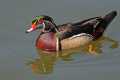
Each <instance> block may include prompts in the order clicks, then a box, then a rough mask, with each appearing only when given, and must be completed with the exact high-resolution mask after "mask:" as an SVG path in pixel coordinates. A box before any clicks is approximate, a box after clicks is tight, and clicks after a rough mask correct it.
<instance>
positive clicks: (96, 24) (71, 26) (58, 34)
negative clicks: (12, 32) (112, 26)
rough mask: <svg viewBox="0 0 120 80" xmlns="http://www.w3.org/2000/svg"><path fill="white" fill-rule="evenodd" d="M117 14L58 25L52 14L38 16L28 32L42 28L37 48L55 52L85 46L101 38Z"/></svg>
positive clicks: (112, 12) (111, 13)
mask: <svg viewBox="0 0 120 80" xmlns="http://www.w3.org/2000/svg"><path fill="white" fill-rule="evenodd" d="M116 15H117V12H116V11H111V12H110V13H108V14H107V15H105V16H103V17H93V18H89V19H86V20H83V21H80V22H74V23H66V24H62V25H56V24H55V23H54V20H53V19H52V17H50V16H46V15H41V16H36V17H35V19H34V20H33V21H32V24H31V28H29V29H28V30H26V33H29V32H32V31H35V30H37V29H39V30H40V34H39V36H38V38H37V39H36V44H35V45H36V48H38V49H41V50H44V51H48V52H55V51H61V50H66V49H72V48H76V47H80V46H83V45H85V44H88V43H90V42H91V41H94V40H97V39H98V38H100V37H101V36H102V35H103V33H104V31H105V29H106V28H107V26H108V24H109V23H110V22H111V21H112V20H113V19H114V18H115V16H116Z"/></svg>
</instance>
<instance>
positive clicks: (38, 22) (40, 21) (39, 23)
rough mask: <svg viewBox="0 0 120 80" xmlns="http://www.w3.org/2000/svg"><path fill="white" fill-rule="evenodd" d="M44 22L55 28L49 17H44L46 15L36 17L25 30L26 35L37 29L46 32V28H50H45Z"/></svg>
mask: <svg viewBox="0 0 120 80" xmlns="http://www.w3.org/2000/svg"><path fill="white" fill-rule="evenodd" d="M46 22H47V23H49V24H50V25H52V26H56V25H55V23H54V21H53V19H52V18H51V17H50V16H46V15H41V16H36V17H35V18H34V19H33V20H32V23H31V25H30V28H29V29H27V30H26V33H30V32H32V31H35V30H37V29H40V30H41V31H42V32H44V31H45V30H46V31H47V30H48V27H49V28H50V26H46Z"/></svg>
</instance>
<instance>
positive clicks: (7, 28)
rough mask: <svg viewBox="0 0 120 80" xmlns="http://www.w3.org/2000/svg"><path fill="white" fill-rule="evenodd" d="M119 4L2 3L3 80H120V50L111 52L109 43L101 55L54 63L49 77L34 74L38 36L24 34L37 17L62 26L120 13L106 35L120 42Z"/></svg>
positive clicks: (102, 0) (106, 0) (96, 0)
mask: <svg viewBox="0 0 120 80" xmlns="http://www.w3.org/2000/svg"><path fill="white" fill-rule="evenodd" d="M119 3H120V1H119V0H113V1H112V0H111V1H110V0H89V1H88V0H84V1H81V0H69V1H68V0H59V1H57V0H44V1H42V0H29V1H25V0H19V1H16V0H9V1H7V0H4V1H2V0H1V1H0V10H1V12H0V25H1V29H0V80H73V79H77V80H80V79H81V80H88V79H89V80H119V79H120V62H119V61H120V50H119V49H120V48H119V47H118V48H115V49H113V48H109V46H110V44H109V43H104V44H103V46H102V51H103V52H102V53H101V54H100V55H88V54H86V53H85V52H78V53H75V54H72V55H71V57H70V58H71V59H68V60H70V61H65V60H66V59H65V60H64V59H63V60H62V59H61V58H57V59H54V65H53V69H52V71H50V72H49V73H48V74H37V73H35V72H32V68H31V67H30V65H28V64H27V63H29V62H30V61H35V60H36V59H37V58H39V57H40V56H39V54H37V51H36V49H35V47H34V42H35V38H36V37H37V35H38V32H33V33H30V34H25V30H26V28H27V27H26V25H27V24H29V23H30V22H31V20H32V17H33V16H36V15H41V14H46V15H50V16H52V17H53V18H54V20H55V22H56V23H57V24H62V23H66V22H71V21H77V20H83V19H86V18H89V17H94V16H100V15H104V14H105V13H107V12H109V11H111V10H117V11H118V16H117V17H116V19H115V20H114V21H113V22H112V23H111V25H110V26H109V28H108V29H107V30H106V32H105V34H104V35H105V36H108V37H110V38H111V39H114V40H117V41H118V42H119V41H120V37H119V34H120V33H119V30H120V28H119V21H120V16H119V10H120V5H119ZM79 53H81V54H79ZM84 53H85V54H84ZM44 70H45V69H44Z"/></svg>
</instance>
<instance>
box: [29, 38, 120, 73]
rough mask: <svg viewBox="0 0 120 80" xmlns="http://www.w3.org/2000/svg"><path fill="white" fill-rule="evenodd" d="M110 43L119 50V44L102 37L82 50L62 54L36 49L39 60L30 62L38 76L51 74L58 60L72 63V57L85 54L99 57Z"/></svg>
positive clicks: (62, 52) (67, 51) (112, 47)
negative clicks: (106, 44)
mask: <svg viewBox="0 0 120 80" xmlns="http://www.w3.org/2000/svg"><path fill="white" fill-rule="evenodd" d="M105 43H110V44H111V46H110V48H111V49H114V48H118V42H117V41H115V40H113V39H111V38H109V37H104V36H102V37H101V38H100V39H98V40H96V41H94V42H91V43H89V44H87V45H85V46H82V47H80V48H75V49H71V50H64V51H61V52H54V53H48V52H44V51H42V50H40V49H36V50H37V52H38V58H36V59H34V60H32V61H30V62H29V65H30V66H31V68H32V71H33V72H34V73H38V74H50V73H52V72H53V70H54V65H55V64H56V61H57V60H58V59H61V60H63V61H72V60H73V58H72V55H75V54H80V53H85V54H89V55H99V54H100V53H102V52H103V51H102V49H103V47H104V46H103V44H105Z"/></svg>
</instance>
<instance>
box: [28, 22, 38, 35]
mask: <svg viewBox="0 0 120 80" xmlns="http://www.w3.org/2000/svg"><path fill="white" fill-rule="evenodd" d="M36 29H37V28H36V25H33V24H32V25H31V28H29V29H27V30H26V33H30V32H33V31H35V30H36Z"/></svg>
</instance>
